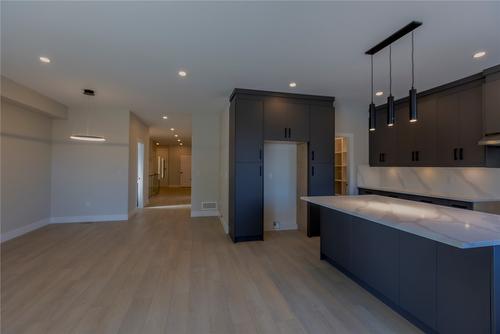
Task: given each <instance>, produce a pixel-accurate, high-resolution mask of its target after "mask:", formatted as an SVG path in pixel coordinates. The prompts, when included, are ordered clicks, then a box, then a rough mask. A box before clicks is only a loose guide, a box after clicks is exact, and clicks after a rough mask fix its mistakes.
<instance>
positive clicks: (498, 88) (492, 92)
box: [483, 73, 500, 134]
mask: <svg viewBox="0 0 500 334" xmlns="http://www.w3.org/2000/svg"><path fill="white" fill-rule="evenodd" d="M483 94H484V133H485V134H494V133H498V132H500V73H495V74H491V75H490V76H488V77H486V80H485V83H484V86H483Z"/></svg>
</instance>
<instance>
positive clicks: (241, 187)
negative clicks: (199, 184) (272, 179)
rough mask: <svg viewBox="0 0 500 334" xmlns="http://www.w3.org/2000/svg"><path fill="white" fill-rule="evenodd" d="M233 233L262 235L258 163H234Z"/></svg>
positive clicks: (259, 167)
mask: <svg viewBox="0 0 500 334" xmlns="http://www.w3.org/2000/svg"><path fill="white" fill-rule="evenodd" d="M235 168H236V170H235V195H234V196H235V199H234V205H235V209H234V213H235V215H234V221H235V226H234V235H235V239H238V238H240V239H241V238H251V237H259V236H260V237H262V235H263V226H264V225H263V209H264V208H263V179H262V165H261V164H260V163H236V165H235Z"/></svg>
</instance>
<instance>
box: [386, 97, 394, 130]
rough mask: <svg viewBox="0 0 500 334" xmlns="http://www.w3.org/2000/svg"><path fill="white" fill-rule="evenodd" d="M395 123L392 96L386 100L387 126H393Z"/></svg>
mask: <svg viewBox="0 0 500 334" xmlns="http://www.w3.org/2000/svg"><path fill="white" fill-rule="evenodd" d="M395 121H396V110H395V109H394V96H392V95H389V97H388V98H387V126H393V125H394V123H395Z"/></svg>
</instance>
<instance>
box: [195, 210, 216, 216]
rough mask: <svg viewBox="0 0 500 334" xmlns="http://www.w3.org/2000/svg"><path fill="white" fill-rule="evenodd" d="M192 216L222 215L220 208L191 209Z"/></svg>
mask: <svg viewBox="0 0 500 334" xmlns="http://www.w3.org/2000/svg"><path fill="white" fill-rule="evenodd" d="M191 217H220V212H219V210H191Z"/></svg>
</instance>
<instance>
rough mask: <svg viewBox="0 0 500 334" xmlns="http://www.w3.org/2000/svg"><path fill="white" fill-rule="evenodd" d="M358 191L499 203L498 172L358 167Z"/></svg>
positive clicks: (468, 169)
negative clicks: (367, 190)
mask: <svg viewBox="0 0 500 334" xmlns="http://www.w3.org/2000/svg"><path fill="white" fill-rule="evenodd" d="M357 185H358V187H359V188H370V189H379V190H387V191H394V192H401V193H410V194H416V195H422V196H431V197H444V198H451V199H456V200H464V201H470V202H474V201H477V202H478V201H499V200H500V168H459V167H450V168H446V167H439V168H436V167H370V166H366V165H363V166H358V172H357Z"/></svg>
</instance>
